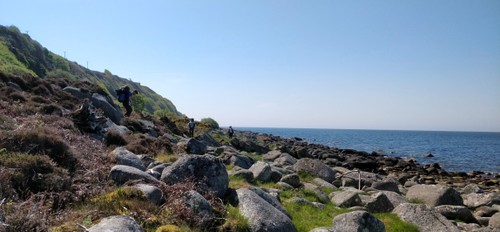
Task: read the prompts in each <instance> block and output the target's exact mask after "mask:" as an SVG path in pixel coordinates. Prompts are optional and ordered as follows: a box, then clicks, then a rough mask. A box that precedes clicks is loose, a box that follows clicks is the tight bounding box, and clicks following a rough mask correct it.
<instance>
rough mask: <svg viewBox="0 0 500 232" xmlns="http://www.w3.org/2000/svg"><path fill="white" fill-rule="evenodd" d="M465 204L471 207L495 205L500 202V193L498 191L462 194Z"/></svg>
mask: <svg viewBox="0 0 500 232" xmlns="http://www.w3.org/2000/svg"><path fill="white" fill-rule="evenodd" d="M462 197H463V199H464V205H465V206H467V207H469V208H473V209H475V208H478V207H481V206H493V205H495V204H500V194H498V193H495V192H493V193H470V194H465V195H462Z"/></svg>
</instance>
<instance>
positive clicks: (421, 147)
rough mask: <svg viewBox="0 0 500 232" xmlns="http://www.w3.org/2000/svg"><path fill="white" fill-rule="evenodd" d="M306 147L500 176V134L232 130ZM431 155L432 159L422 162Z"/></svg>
mask: <svg viewBox="0 0 500 232" xmlns="http://www.w3.org/2000/svg"><path fill="white" fill-rule="evenodd" d="M235 129H237V130H247V131H253V132H259V133H266V134H272V135H278V136H281V137H299V138H303V139H305V140H306V141H308V142H309V143H316V144H324V145H327V146H330V147H337V148H349V149H355V150H359V151H367V152H371V151H376V152H378V153H381V154H386V155H389V156H396V157H412V158H415V159H416V160H417V161H418V162H419V163H421V164H427V163H439V164H440V165H441V167H443V169H445V170H447V171H465V172H470V171H484V172H500V133H490V132H436V131H384V130H336V129H285V128H235ZM428 153H432V154H433V155H434V157H432V158H424V157H423V155H424V154H428Z"/></svg>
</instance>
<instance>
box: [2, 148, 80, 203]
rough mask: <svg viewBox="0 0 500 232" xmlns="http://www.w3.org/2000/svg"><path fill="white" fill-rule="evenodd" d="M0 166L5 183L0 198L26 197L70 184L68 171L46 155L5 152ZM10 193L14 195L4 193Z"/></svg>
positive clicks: (61, 188) (59, 188)
mask: <svg viewBox="0 0 500 232" xmlns="http://www.w3.org/2000/svg"><path fill="white" fill-rule="evenodd" d="M0 167H2V171H1V172H0V173H1V174H0V175H1V176H2V183H3V184H5V185H3V184H2V190H1V191H0V193H1V194H2V195H0V199H3V198H8V199H12V198H13V199H17V198H18V197H19V198H22V199H26V198H27V197H28V196H30V195H31V194H33V193H38V192H43V191H56V192H58V191H63V190H67V189H69V186H70V184H71V181H70V177H69V174H68V172H67V171H66V170H65V169H62V168H60V167H57V165H56V164H55V163H54V162H53V161H52V160H51V159H50V158H49V157H48V156H46V155H29V154H21V153H10V152H9V153H5V154H2V155H1V156H0ZM11 193H15V195H6V194H11ZM15 196H17V197H15Z"/></svg>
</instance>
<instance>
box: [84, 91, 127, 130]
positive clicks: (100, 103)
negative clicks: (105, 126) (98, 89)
mask: <svg viewBox="0 0 500 232" xmlns="http://www.w3.org/2000/svg"><path fill="white" fill-rule="evenodd" d="M90 100H91V101H92V105H94V106H95V107H97V108H99V109H101V110H102V112H103V113H104V115H106V117H108V118H109V119H111V121H113V122H114V123H116V124H120V120H121V118H122V113H121V112H120V108H118V106H116V105H115V104H114V103H113V101H111V99H108V98H107V97H105V96H103V95H101V94H98V93H94V94H92V97H91V98H90Z"/></svg>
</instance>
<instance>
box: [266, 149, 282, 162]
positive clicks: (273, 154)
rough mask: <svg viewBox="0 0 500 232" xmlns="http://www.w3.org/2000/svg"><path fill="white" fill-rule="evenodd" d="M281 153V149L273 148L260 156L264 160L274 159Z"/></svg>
mask: <svg viewBox="0 0 500 232" xmlns="http://www.w3.org/2000/svg"><path fill="white" fill-rule="evenodd" d="M281 154H282V152H281V151H279V150H273V151H270V152H267V153H266V154H264V155H263V156H262V158H263V159H264V160H265V161H274V160H275V159H277V158H278V157H280V156H281Z"/></svg>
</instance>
